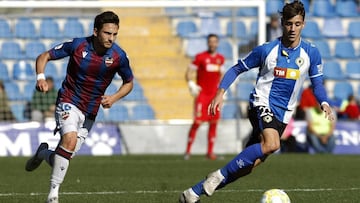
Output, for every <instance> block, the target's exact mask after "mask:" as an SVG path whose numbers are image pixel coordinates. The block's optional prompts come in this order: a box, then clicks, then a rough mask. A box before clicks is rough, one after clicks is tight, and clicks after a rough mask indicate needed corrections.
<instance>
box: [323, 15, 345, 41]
mask: <svg viewBox="0 0 360 203" xmlns="http://www.w3.org/2000/svg"><path fill="white" fill-rule="evenodd" d="M322 35H323V36H324V37H327V38H342V37H346V34H345V30H344V26H343V24H342V21H341V19H340V17H338V16H336V17H331V18H330V17H327V18H324V23H323V26H322Z"/></svg>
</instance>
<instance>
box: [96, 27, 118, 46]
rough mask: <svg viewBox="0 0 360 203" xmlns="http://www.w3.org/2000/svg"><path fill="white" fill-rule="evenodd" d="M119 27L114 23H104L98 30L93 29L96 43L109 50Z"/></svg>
mask: <svg viewBox="0 0 360 203" xmlns="http://www.w3.org/2000/svg"><path fill="white" fill-rule="evenodd" d="M118 31H119V26H117V25H116V24H114V23H105V24H104V25H103V27H102V28H101V29H100V30H97V29H96V28H95V30H94V36H95V37H96V38H97V39H98V43H99V45H100V46H102V47H103V48H106V49H109V48H111V46H112V44H113V43H114V42H115V40H116V36H117V34H118Z"/></svg>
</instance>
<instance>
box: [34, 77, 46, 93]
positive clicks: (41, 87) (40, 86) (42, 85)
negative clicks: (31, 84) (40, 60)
mask: <svg viewBox="0 0 360 203" xmlns="http://www.w3.org/2000/svg"><path fill="white" fill-rule="evenodd" d="M36 90H37V91H39V92H47V91H49V86H48V83H47V82H46V80H43V79H41V80H38V81H36Z"/></svg>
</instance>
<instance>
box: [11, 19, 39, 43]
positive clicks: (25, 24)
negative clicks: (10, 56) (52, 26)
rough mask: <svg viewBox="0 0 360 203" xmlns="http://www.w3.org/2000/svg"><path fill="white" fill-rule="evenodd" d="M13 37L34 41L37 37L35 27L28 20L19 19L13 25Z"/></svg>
mask: <svg viewBox="0 0 360 203" xmlns="http://www.w3.org/2000/svg"><path fill="white" fill-rule="evenodd" d="M15 37H18V38H25V39H26V38H29V39H34V38H37V37H38V34H37V31H36V28H35V25H34V23H33V21H32V20H31V19H30V18H26V17H21V18H18V21H17V22H16V24H15Z"/></svg>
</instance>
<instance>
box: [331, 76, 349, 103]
mask: <svg viewBox="0 0 360 203" xmlns="http://www.w3.org/2000/svg"><path fill="white" fill-rule="evenodd" d="M352 94H354V90H353V87H352V85H351V83H350V82H347V81H345V80H344V81H339V82H336V83H335V85H334V99H335V100H345V99H347V98H348V97H349V96H350V95H352Z"/></svg>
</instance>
